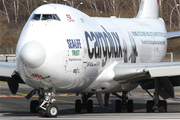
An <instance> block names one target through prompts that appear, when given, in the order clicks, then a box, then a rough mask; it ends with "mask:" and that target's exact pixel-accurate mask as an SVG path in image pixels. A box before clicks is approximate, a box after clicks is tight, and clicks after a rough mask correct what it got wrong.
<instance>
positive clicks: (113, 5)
mask: <svg viewBox="0 0 180 120" xmlns="http://www.w3.org/2000/svg"><path fill="white" fill-rule="evenodd" d="M120 1H121V0H107V2H108V9H109V10H110V11H111V13H112V14H113V15H114V16H118V15H119V9H120Z"/></svg>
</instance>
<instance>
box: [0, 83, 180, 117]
mask: <svg viewBox="0 0 180 120" xmlns="http://www.w3.org/2000/svg"><path fill="white" fill-rule="evenodd" d="M32 89H33V88H30V87H28V86H27V85H20V87H19V90H18V93H17V95H12V94H11V93H10V91H9V89H8V86H7V84H5V83H2V82H1V83H0V120H4V119H6V120H12V119H17V120H19V119H21V120H24V119H26V120H35V119H63V120H66V119H67V120H71V119H78V120H79V119H82V120H92V119H93V120H96V119H97V120H101V119H102V120H106V119H109V120H112V119H121V120H124V119H127V120H139V119H142V120H146V119H147V120H152V119H153V120H162V119H163V120H164V119H166V120H172V119H173V120H179V119H180V87H177V88H175V91H176V92H175V94H176V96H175V98H174V99H168V100H167V103H168V111H167V113H157V112H156V113H146V101H147V100H151V99H152V98H151V97H150V96H149V95H148V94H147V93H146V92H145V91H143V90H142V89H141V87H138V88H137V89H135V90H134V91H132V94H133V96H130V97H129V99H132V100H134V113H128V112H127V111H126V110H123V111H122V113H115V100H117V99H118V98H117V97H115V96H113V95H111V97H110V101H109V106H108V107H107V108H101V107H100V106H99V104H98V102H97V99H96V97H95V96H93V97H91V99H92V100H93V103H94V108H93V113H91V114H89V113H87V112H86V110H82V112H81V114H75V112H74V107H75V105H74V103H75V100H76V99H80V96H75V95H74V94H57V96H54V98H55V99H56V100H57V101H56V102H55V104H56V105H57V106H58V108H59V115H58V117H57V118H42V117H41V116H40V115H39V114H31V113H30V101H31V100H37V99H38V96H37V95H34V97H32V98H31V99H30V100H26V99H25V98H24V96H25V95H27V94H28V93H29V92H30V91H31V90H32ZM151 92H153V91H151Z"/></svg>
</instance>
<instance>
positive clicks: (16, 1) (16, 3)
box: [13, 0, 19, 23]
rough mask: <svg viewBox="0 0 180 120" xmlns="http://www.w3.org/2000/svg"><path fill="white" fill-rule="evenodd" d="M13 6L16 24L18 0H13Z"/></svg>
mask: <svg viewBox="0 0 180 120" xmlns="http://www.w3.org/2000/svg"><path fill="white" fill-rule="evenodd" d="M13 4H14V15H15V23H17V21H18V13H19V0H13Z"/></svg>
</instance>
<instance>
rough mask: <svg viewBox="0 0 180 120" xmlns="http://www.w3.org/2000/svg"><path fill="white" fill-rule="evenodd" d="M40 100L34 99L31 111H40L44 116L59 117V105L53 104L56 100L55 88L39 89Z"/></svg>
mask: <svg viewBox="0 0 180 120" xmlns="http://www.w3.org/2000/svg"><path fill="white" fill-rule="evenodd" d="M38 95H39V101H38V100H33V101H31V103H30V111H31V113H38V112H39V113H40V115H41V116H42V117H57V115H58V107H57V106H56V105H54V104H53V102H54V101H56V100H55V99H54V98H52V95H53V90H44V89H40V90H39V91H38Z"/></svg>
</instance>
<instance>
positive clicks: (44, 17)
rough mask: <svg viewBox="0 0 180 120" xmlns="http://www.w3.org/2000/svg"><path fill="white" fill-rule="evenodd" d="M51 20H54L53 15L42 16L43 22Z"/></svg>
mask: <svg viewBox="0 0 180 120" xmlns="http://www.w3.org/2000/svg"><path fill="white" fill-rule="evenodd" d="M49 19H52V15H51V14H44V15H42V18H41V20H49Z"/></svg>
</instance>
